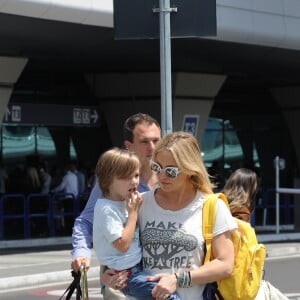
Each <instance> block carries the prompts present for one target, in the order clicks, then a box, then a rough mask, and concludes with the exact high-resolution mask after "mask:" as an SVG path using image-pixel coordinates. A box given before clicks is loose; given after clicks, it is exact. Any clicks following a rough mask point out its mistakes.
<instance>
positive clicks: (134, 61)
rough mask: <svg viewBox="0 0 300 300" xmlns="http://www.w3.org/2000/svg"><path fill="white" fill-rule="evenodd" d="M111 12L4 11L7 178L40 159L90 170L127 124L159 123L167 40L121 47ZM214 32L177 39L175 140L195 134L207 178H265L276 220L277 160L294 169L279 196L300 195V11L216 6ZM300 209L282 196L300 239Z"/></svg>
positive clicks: (228, 2) (230, 1)
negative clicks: (245, 171)
mask: <svg viewBox="0 0 300 300" xmlns="http://www.w3.org/2000/svg"><path fill="white" fill-rule="evenodd" d="M158 2H159V1H157V3H158ZM170 2H171V5H173V6H174V5H176V4H177V2H180V1H175V0H174V1H170ZM153 3H155V1H153ZM113 12H114V7H113V0H76V1H70V0H59V1H53V0H52V1H51V0H14V1H5V0H4V1H0V99H1V101H0V113H1V115H2V116H3V121H2V126H1V132H0V133H1V136H0V141H1V142H0V145H1V148H0V151H1V157H2V160H3V163H4V165H6V168H7V169H8V171H10V170H12V169H13V168H14V166H15V165H17V164H19V165H20V164H21V165H26V164H27V163H28V162H29V161H32V159H33V158H34V157H39V158H42V159H43V160H45V161H47V163H48V164H49V166H54V165H62V164H64V163H65V162H66V161H67V160H69V159H70V158H74V159H77V160H78V161H80V162H83V163H85V164H86V165H89V166H92V165H93V164H95V163H96V161H97V159H98V156H99V154H100V153H102V152H103V151H104V150H106V149H107V148H109V147H111V146H113V145H116V146H121V145H122V124H123V122H124V120H125V119H126V118H127V117H128V116H129V115H131V114H133V113H136V112H145V113H149V114H151V115H153V116H154V117H156V118H157V119H158V120H161V87H160V43H159V39H145V38H144V39H128V40H117V39H115V36H114V34H115V31H114V13H113ZM137 13H139V12H137ZM171 18H172V16H171ZM216 24H217V27H216V35H215V36H208V37H185V38H172V39H171V69H172V116H173V130H182V129H183V130H185V129H188V124H190V123H192V124H193V133H194V134H195V135H196V136H197V139H198V141H199V143H200V145H201V148H202V153H203V159H204V161H205V164H206V166H207V167H208V168H212V167H215V166H216V165H217V166H218V172H219V173H220V174H221V175H222V178H223V179H222V180H226V178H227V177H228V175H229V174H230V172H231V171H233V170H234V169H236V168H238V167H242V166H246V167H251V168H253V169H255V170H256V171H257V173H258V175H259V178H260V191H261V193H260V196H259V197H260V199H258V206H259V205H265V206H264V207H262V209H266V207H267V206H266V205H269V208H271V205H273V208H274V195H275V193H274V187H275V169H274V159H275V157H276V156H279V157H281V158H284V159H285V164H286V165H285V169H284V170H282V171H281V172H280V181H281V184H282V185H283V186H285V187H290V188H294V187H298V186H299V185H300V142H299V138H298V130H299V128H300V100H299V99H300V30H299V28H300V1H297V0H243V1H237V0H216ZM171 30H172V28H171ZM211 170H212V169H211ZM266 195H267V196H266ZM266 198H267V200H266ZM294 198H297V197H294V196H291V195H282V199H281V201H283V202H284V203H285V205H286V206H285V211H284V213H282V215H281V222H282V223H284V224H293V225H296V226H295V227H294V228H297V227H298V226H299V227H300V225H298V224H296V220H295V219H296V218H294V216H295V215H296V213H297V211H298V212H299V213H300V202H299V201H297V199H294ZM266 201H269V202H266ZM298 202H299V203H298ZM264 211H265V212H266V210H264ZM273 214H274V213H273ZM257 217H258V219H259V223H261V224H262V223H264V224H263V225H267V224H266V222H269V223H272V222H274V217H270V216H269V219H268V218H267V219H266V216H264V218H265V220H264V222H263V221H262V218H263V213H261V214H260V215H258V216H257ZM273 224H274V223H273Z"/></svg>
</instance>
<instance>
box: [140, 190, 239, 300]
mask: <svg viewBox="0 0 300 300" xmlns="http://www.w3.org/2000/svg"><path fill="white" fill-rule="evenodd" d="M154 192H155V191H149V192H146V193H144V194H142V197H143V204H142V206H141V209H140V212H139V227H140V232H141V236H140V239H141V243H142V247H143V259H142V261H143V270H144V271H146V272H149V273H151V274H158V273H174V272H180V271H184V270H189V269H193V268H197V267H198V266H201V265H202V264H203V258H204V238H203V235H202V207H203V200H204V196H205V195H204V194H202V193H200V192H198V193H197V195H196V197H195V199H194V200H193V201H192V202H191V203H190V204H189V205H188V206H187V207H185V208H183V209H180V210H178V211H171V210H165V209H163V208H161V207H160V206H159V205H158V204H157V203H156V201H155V198H154ZM235 228H237V224H236V222H235V221H234V220H233V218H232V216H231V214H230V211H229V210H228V208H227V207H226V205H225V204H224V202H223V200H218V201H217V205H216V220H215V226H214V228H213V235H214V236H216V235H218V234H221V233H224V232H226V231H228V230H233V229H235ZM203 289H204V285H194V286H192V287H191V288H178V289H177V292H178V294H179V296H180V297H181V299H182V300H199V299H202V293H203Z"/></svg>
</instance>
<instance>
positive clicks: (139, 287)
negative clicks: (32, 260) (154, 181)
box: [93, 148, 179, 299]
mask: <svg viewBox="0 0 300 300" xmlns="http://www.w3.org/2000/svg"><path fill="white" fill-rule="evenodd" d="M139 169H140V162H139V159H138V157H137V156H136V155H135V154H134V153H132V152H129V151H127V150H121V149H118V148H114V149H111V150H108V151H106V152H104V153H103V154H102V155H101V156H100V158H99V160H98V163H97V166H96V175H97V178H98V183H99V186H100V188H101V190H102V193H103V198H100V199H98V200H97V202H96V206H95V211H94V222H93V243H94V249H95V252H96V255H97V258H98V261H99V263H100V264H101V265H105V266H107V267H108V268H110V269H115V270H117V271H122V270H127V271H128V272H129V273H130V276H129V278H128V281H127V284H126V283H124V282H118V283H117V284H115V288H116V289H118V288H122V292H123V293H124V294H126V295H129V296H132V297H134V298H136V299H153V297H152V296H151V291H152V289H153V287H154V286H155V284H156V283H155V282H150V281H147V277H148V276H149V275H147V274H145V273H142V267H141V264H140V262H141V258H142V250H141V246H140V242H139V230H138V227H137V226H136V223H137V217H138V211H139V207H140V206H141V204H142V197H141V196H140V194H139V193H138V191H137V187H138V185H139ZM168 299H179V297H178V296H177V295H171V296H169V297H168Z"/></svg>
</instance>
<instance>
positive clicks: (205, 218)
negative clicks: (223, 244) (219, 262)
mask: <svg viewBox="0 0 300 300" xmlns="http://www.w3.org/2000/svg"><path fill="white" fill-rule="evenodd" d="M218 199H222V200H223V201H224V203H225V204H226V206H227V207H228V208H229V205H228V201H227V198H226V196H225V195H224V194H222V193H216V194H208V195H207V196H206V197H205V199H204V203H203V209H202V234H203V237H204V240H205V247H206V254H205V260H204V264H206V263H208V262H209V261H210V260H211V248H212V239H213V227H214V223H215V217H216V203H217V200H218Z"/></svg>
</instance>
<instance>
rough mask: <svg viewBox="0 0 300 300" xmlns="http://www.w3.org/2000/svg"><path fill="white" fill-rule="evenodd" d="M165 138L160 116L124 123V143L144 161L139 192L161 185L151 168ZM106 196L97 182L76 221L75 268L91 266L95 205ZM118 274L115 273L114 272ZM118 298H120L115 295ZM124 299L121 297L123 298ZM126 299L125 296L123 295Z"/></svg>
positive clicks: (134, 117) (141, 115) (140, 115)
mask: <svg viewBox="0 0 300 300" xmlns="http://www.w3.org/2000/svg"><path fill="white" fill-rule="evenodd" d="M160 138H161V130H160V125H159V123H158V121H157V120H156V119H154V118H153V117H151V116H150V115H148V114H144V113H137V114H134V115H132V116H130V117H129V118H128V119H127V120H126V121H125V123H124V126H123V139H124V146H125V148H126V149H128V150H129V151H132V152H134V153H135V154H136V155H137V156H138V158H139V160H140V163H141V164H140V182H139V186H138V191H139V192H145V191H148V190H150V189H153V188H154V187H155V185H156V184H157V178H156V175H155V174H153V173H152V171H151V169H150V167H149V161H150V159H151V156H152V153H153V150H154V147H155V145H156V143H157V142H158V141H159V140H160ZM101 197H102V193H101V190H100V188H99V185H98V183H97V182H96V184H95V186H94V187H93V189H92V191H91V193H90V196H89V199H88V202H87V204H86V206H85V208H84V210H83V211H82V212H81V214H80V216H78V217H77V218H76V220H75V222H74V227H73V234H72V245H73V250H72V262H71V267H72V269H73V270H75V271H78V270H79V268H80V265H81V264H84V265H85V266H86V269H88V268H89V267H90V259H91V251H90V249H91V246H92V237H93V217H94V207H95V203H96V201H97V199H98V198H101ZM112 273H114V272H112ZM117 279H118V278H115V277H113V276H112V277H110V283H112V284H113V283H114V282H115V281H116V280H117ZM114 299H118V298H117V296H114ZM119 299H121V298H119ZM123 299H124V298H123Z"/></svg>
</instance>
